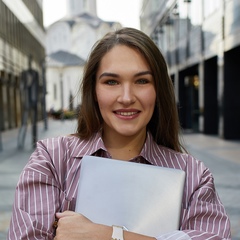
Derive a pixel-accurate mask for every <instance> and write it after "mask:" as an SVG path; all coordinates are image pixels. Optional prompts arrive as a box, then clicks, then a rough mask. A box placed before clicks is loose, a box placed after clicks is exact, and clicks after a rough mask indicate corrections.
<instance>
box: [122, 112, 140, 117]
mask: <svg viewBox="0 0 240 240" xmlns="http://www.w3.org/2000/svg"><path fill="white" fill-rule="evenodd" d="M136 113H137V112H117V114H119V115H122V116H131V115H134V114H136Z"/></svg>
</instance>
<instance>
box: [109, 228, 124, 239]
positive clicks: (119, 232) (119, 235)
mask: <svg viewBox="0 0 240 240" xmlns="http://www.w3.org/2000/svg"><path fill="white" fill-rule="evenodd" d="M112 227H113V233H112V238H111V240H124V239H123V227H121V226H116V225H113V226H112Z"/></svg>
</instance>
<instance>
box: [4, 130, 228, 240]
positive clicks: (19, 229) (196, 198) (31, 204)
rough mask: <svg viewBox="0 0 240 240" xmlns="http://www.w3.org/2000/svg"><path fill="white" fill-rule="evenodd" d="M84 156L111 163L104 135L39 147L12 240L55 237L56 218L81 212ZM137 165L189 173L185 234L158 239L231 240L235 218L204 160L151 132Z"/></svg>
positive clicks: (25, 179) (22, 186)
mask: <svg viewBox="0 0 240 240" xmlns="http://www.w3.org/2000/svg"><path fill="white" fill-rule="evenodd" d="M84 155H94V156H102V157H108V158H111V156H110V154H109V153H108V151H107V149H106V148H105V146H104V143H103V140H102V138H101V133H100V132H99V133H97V134H96V135H94V136H93V138H92V139H91V140H89V141H86V140H81V139H79V138H77V137H75V136H64V137H56V138H49V139H45V140H41V141H39V142H38V143H37V146H36V149H35V151H34V152H33V153H32V155H31V157H30V159H29V162H28V163H27V165H26V166H25V168H24V169H23V172H22V173H21V176H20V179H19V182H18V185H17V188H16V193H15V201H14V205H13V213H12V218H11V223H10V228H9V232H8V239H11V240H13V239H53V238H54V229H53V227H52V223H53V222H54V220H55V213H56V212H62V211H65V210H74V209H75V203H76V194H77V187H78V179H79V175H80V165H81V159H82V157H83V156H84ZM131 161H135V162H145V163H148V164H152V165H156V166H161V167H168V168H175V169H182V170H184V171H185V172H186V182H185V187H184V193H183V201H182V209H181V220H180V224H181V225H180V229H179V231H174V232H170V233H167V234H165V235H161V236H157V239H158V240H162V239H168V240H171V239H172V240H173V239H174V240H176V239H179V240H180V239H182V240H183V239H184V240H188V239H197V240H206V239H215V240H216V239H231V237H230V223H229V218H228V216H227V214H226V212H225V209H224V206H223V205H222V203H221V201H220V199H219V197H218V195H217V193H216V191H215V187H214V182H213V176H212V174H211V172H210V171H209V169H208V168H206V167H205V166H204V164H203V163H202V162H201V161H198V160H196V159H195V158H194V157H192V156H191V155H189V154H186V153H179V152H176V151H173V150H171V149H168V148H166V147H163V146H160V145H157V144H156V142H154V140H153V138H152V136H151V134H149V133H148V135H147V138H146V142H145V144H144V146H143V148H142V151H141V153H140V154H139V156H137V157H136V158H134V159H132V160H131ZM153 184H154V182H153ZM160 227H161V226H160Z"/></svg>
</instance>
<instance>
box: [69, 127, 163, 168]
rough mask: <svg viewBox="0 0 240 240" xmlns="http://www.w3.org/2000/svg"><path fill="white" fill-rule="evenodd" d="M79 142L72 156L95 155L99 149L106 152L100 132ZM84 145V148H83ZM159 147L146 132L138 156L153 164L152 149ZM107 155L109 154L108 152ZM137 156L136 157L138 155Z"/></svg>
mask: <svg viewBox="0 0 240 240" xmlns="http://www.w3.org/2000/svg"><path fill="white" fill-rule="evenodd" d="M79 141H80V142H81V143H80V144H78V146H77V147H76V149H75V151H74V154H73V157H83V156H85V155H95V153H97V152H98V151H99V150H103V151H104V152H106V153H107V149H106V147H105V145H104V142H103V139H102V132H101V131H99V132H97V133H96V134H95V135H94V136H93V137H92V138H91V139H90V140H83V141H81V140H80V139H79ZM83 146H84V148H83ZM156 148H159V146H158V145H157V143H156V142H155V141H154V140H153V137H152V135H151V133H150V132H147V136H146V141H145V143H144V145H143V148H142V150H141V152H140V154H139V156H141V157H143V158H144V159H145V160H147V161H148V162H149V163H151V164H154V161H153V157H152V156H153V154H154V149H156ZM97 155H98V154H97ZM107 155H109V156H110V154H109V153H108V154H107ZM139 156H137V157H139Z"/></svg>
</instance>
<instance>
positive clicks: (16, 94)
mask: <svg viewBox="0 0 240 240" xmlns="http://www.w3.org/2000/svg"><path fill="white" fill-rule="evenodd" d="M44 41H45V31H44V27H43V14H42V1H41V0H14V1H12V0H10V1H9V0H0V130H7V129H11V128H15V127H18V126H20V125H21V122H22V114H23V111H24V109H23V108H24V107H23V106H24V104H25V103H24V101H25V96H24V92H23V91H22V90H23V84H22V81H23V80H24V79H23V77H22V76H23V75H24V74H22V73H23V72H24V71H26V70H28V69H29V66H31V68H32V70H34V72H35V73H36V76H38V84H39V86H38V92H37V96H34V97H35V98H37V99H38V100H39V102H38V105H37V106H36V107H37V111H38V112H39V114H38V116H39V118H41V116H42V110H43V107H44V104H42V103H43V99H44V91H43V75H42V66H43V62H44V58H45V50H44V45H45V42H44ZM30 84H31V83H30V82H29V83H28V86H29V85H30Z"/></svg>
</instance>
